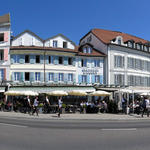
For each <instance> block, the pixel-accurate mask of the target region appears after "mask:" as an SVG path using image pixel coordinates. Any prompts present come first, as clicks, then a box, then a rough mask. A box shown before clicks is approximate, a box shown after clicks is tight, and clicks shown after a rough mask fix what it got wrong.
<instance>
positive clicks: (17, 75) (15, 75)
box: [14, 72, 20, 81]
mask: <svg viewBox="0 0 150 150" xmlns="http://www.w3.org/2000/svg"><path fill="white" fill-rule="evenodd" d="M14 78H15V81H19V80H20V72H15V73H14Z"/></svg>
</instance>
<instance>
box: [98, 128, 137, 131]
mask: <svg viewBox="0 0 150 150" xmlns="http://www.w3.org/2000/svg"><path fill="white" fill-rule="evenodd" d="M101 130H102V131H136V130H137V129H136V128H116V129H101Z"/></svg>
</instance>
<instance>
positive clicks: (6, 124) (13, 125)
mask: <svg viewBox="0 0 150 150" xmlns="http://www.w3.org/2000/svg"><path fill="white" fill-rule="evenodd" d="M0 125H5V126H12V127H22V128H27V127H28V126H22V125H15V124H8V123H0Z"/></svg>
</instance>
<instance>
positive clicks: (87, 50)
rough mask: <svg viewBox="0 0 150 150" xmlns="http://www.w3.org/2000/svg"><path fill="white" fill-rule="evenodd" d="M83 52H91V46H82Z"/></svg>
mask: <svg viewBox="0 0 150 150" xmlns="http://www.w3.org/2000/svg"><path fill="white" fill-rule="evenodd" d="M83 53H89V54H91V53H92V48H91V47H90V46H86V47H83Z"/></svg>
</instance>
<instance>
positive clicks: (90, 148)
mask: <svg viewBox="0 0 150 150" xmlns="http://www.w3.org/2000/svg"><path fill="white" fill-rule="evenodd" d="M0 135H1V136H0V149H1V150H42V149H43V150H50V149H54V150H57V149H58V150H59V149H61V150H66V149H71V150H100V149H102V150H141V149H142V150H149V149H150V141H149V135H150V121H149V120H132V121H129V120H128V121H125V120H124V121H119V120H118V121H116V120H115V121H113V120H111V121H100V120H98V121H96V120H42V119H15V118H5V117H0Z"/></svg>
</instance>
